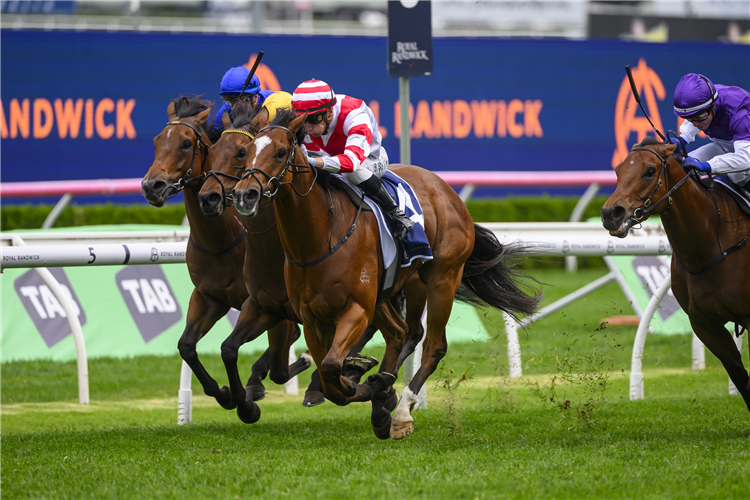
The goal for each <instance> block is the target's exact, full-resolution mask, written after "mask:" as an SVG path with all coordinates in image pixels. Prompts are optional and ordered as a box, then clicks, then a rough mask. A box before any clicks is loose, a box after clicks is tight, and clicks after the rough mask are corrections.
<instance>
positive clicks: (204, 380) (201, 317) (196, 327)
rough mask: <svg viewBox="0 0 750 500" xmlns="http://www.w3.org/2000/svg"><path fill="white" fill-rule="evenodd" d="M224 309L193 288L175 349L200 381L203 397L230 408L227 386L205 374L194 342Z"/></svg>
mask: <svg viewBox="0 0 750 500" xmlns="http://www.w3.org/2000/svg"><path fill="white" fill-rule="evenodd" d="M227 311H229V306H228V305H226V304H223V303H221V302H219V301H217V300H215V299H212V298H210V297H205V296H204V295H203V294H201V293H200V292H199V291H198V289H197V288H196V289H194V290H193V293H192V295H191V296H190V303H189V305H188V312H187V323H186V325H185V331H184V332H183V333H182V337H180V340H179V342H178V343H177V349H179V351H180V356H181V357H182V359H184V360H185V362H186V363H187V364H188V366H189V367H190V369H191V370H193V373H194V374H195V377H196V378H197V379H198V381H199V382H200V383H201V386H203V392H205V393H206V395H207V396H211V397H213V398H216V401H217V402H218V403H219V404H220V405H221V406H222V408H225V409H227V410H232V409H234V407H235V404H234V403H233V402H232V397H231V395H230V392H229V388H228V387H226V386H224V387H222V388H219V384H218V383H217V382H216V380H214V379H213V378H212V377H211V375H209V374H208V372H207V371H206V369H205V368H204V367H203V364H201V362H200V360H199V359H198V351H197V350H196V346H197V344H198V341H199V340H200V339H202V338H203V337H204V336H205V335H206V334H207V333H208V331H209V330H211V328H212V327H213V326H214V325H215V324H216V322H217V321H218V320H219V319H221V317H222V316H224V315H225V314H226V313H227Z"/></svg>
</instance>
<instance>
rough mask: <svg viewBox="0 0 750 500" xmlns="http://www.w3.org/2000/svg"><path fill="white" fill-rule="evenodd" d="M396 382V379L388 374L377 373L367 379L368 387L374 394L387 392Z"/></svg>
mask: <svg viewBox="0 0 750 500" xmlns="http://www.w3.org/2000/svg"><path fill="white" fill-rule="evenodd" d="M395 382H396V377H395V376H394V375H393V374H391V373H388V372H380V373H375V374H374V375H370V376H369V377H367V385H369V386H370V387H371V388H372V392H374V393H377V392H381V391H385V390H387V389H388V388H389V387H390V386H392V385H393V384H394V383H395Z"/></svg>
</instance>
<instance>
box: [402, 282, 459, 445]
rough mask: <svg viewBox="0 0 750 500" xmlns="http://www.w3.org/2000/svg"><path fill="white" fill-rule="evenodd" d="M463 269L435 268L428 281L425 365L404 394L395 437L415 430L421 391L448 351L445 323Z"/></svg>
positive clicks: (449, 313) (424, 348)
mask: <svg viewBox="0 0 750 500" xmlns="http://www.w3.org/2000/svg"><path fill="white" fill-rule="evenodd" d="M461 269H462V268H460V267H459V268H458V269H451V270H448V271H447V272H443V273H442V274H437V268H433V269H432V272H431V274H430V276H429V277H428V281H427V332H426V334H425V340H424V344H423V350H422V365H421V366H420V367H419V370H417V373H415V374H414V378H413V379H412V380H411V382H409V385H407V386H406V387H404V390H403V392H402V393H401V401H400V402H399V404H398V407H397V408H396V412H395V413H394V415H393V422H392V423H391V437H392V438H393V439H402V438H405V437H406V436H408V435H409V434H411V433H412V432H413V431H414V424H413V421H414V419H413V417H412V416H411V410H412V408H413V407H414V403H416V401H417V394H419V391H420V389H422V386H423V385H424V384H425V382H426V381H427V378H428V377H429V376H430V375H432V373H433V372H434V371H435V369H436V368H437V365H438V363H439V362H440V360H441V359H443V358H444V357H445V354H446V353H447V352H448V340H447V339H446V337H445V325H447V324H448V319H450V315H451V309H452V308H453V297H454V295H455V292H456V290H457V289H458V285H459V283H460V280H461V275H460V271H461Z"/></svg>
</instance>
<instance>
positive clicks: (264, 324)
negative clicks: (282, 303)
mask: <svg viewBox="0 0 750 500" xmlns="http://www.w3.org/2000/svg"><path fill="white" fill-rule="evenodd" d="M278 323H279V319H277V318H275V317H272V316H271V315H269V314H268V313H267V312H265V311H263V310H262V309H261V308H260V307H258V305H257V304H256V303H255V301H253V300H252V298H250V297H248V298H247V300H245V302H244V303H243V304H242V309H241V310H240V315H239V318H237V324H236V325H235V327H234V330H232V333H231V334H229V337H227V339H226V340H225V341H224V342H223V343H222V344H221V359H222V361H224V367H225V368H226V370H227V377H228V378H229V389H230V391H231V394H232V401H233V402H234V404H235V405H237V416H238V417H239V418H240V420H242V421H243V422H245V423H246V424H252V423H255V422H257V421H258V419H259V418H260V408H259V407H258V405H257V404H255V403H254V402H253V400H252V395H248V393H247V389H246V388H245V387H244V386H243V385H242V380H241V379H240V373H239V369H238V368H237V359H238V353H239V349H240V347H241V346H242V345H244V344H246V343H247V342H250V341H252V340H255V339H256V338H258V337H259V336H260V335H261V334H262V333H263V332H264V331H266V330H269V329H271V328H273V327H274V326H276V325H277V324H278Z"/></svg>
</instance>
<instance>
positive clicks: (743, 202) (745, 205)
mask: <svg viewBox="0 0 750 500" xmlns="http://www.w3.org/2000/svg"><path fill="white" fill-rule="evenodd" d="M713 178H714V182H717V183H719V184H721V185H722V186H724V187H725V188H726V189H727V190H728V191H729V192H730V193H731V194H732V197H733V198H734V199H735V200H736V201H737V203H739V204H740V207H741V208H742V211H743V212H745V214H747V215H750V200H748V199H747V197H746V196H744V195H743V194H742V192H741V191H739V190H738V189H737V187H736V186H735V185H734V184H733V183H732V181H730V180H729V177H727V176H726V175H721V174H719V175H714V176H713Z"/></svg>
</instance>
